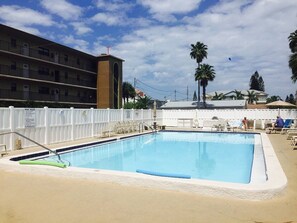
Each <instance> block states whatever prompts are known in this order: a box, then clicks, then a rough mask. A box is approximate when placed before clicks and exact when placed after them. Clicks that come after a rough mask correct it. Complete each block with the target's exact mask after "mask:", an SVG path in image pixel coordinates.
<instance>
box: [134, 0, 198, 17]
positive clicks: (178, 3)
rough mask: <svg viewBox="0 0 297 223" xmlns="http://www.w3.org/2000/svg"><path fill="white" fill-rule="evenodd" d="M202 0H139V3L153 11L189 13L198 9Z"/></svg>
mask: <svg viewBox="0 0 297 223" xmlns="http://www.w3.org/2000/svg"><path fill="white" fill-rule="evenodd" d="M200 2H201V0H186V1H185V0H162V1H160V0H138V3H140V4H142V5H143V6H145V7H148V8H149V11H150V12H151V13H157V14H159V13H164V14H173V13H181V14H182V13H187V12H191V11H193V10H194V9H196V8H197V7H198V5H199V3H200Z"/></svg>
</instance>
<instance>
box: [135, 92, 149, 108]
mask: <svg viewBox="0 0 297 223" xmlns="http://www.w3.org/2000/svg"><path fill="white" fill-rule="evenodd" d="M151 103H152V100H151V98H150V97H148V96H146V95H145V96H144V97H141V98H139V99H138V100H137V102H136V105H135V108H136V109H148V108H149V107H150V105H151Z"/></svg>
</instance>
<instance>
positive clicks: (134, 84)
mask: <svg viewBox="0 0 297 223" xmlns="http://www.w3.org/2000/svg"><path fill="white" fill-rule="evenodd" d="M133 87H134V91H135V93H136V89H135V87H136V78H135V77H134V83H133ZM135 97H136V95H135V96H134V100H133V108H134V106H135Z"/></svg>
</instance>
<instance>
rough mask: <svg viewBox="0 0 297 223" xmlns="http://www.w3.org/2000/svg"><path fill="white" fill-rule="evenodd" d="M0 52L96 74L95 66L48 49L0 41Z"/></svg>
mask: <svg viewBox="0 0 297 223" xmlns="http://www.w3.org/2000/svg"><path fill="white" fill-rule="evenodd" d="M0 50H2V51H5V52H7V53H13V54H18V55H22V56H26V57H32V58H36V59H39V60H43V61H47V62H51V63H55V64H58V65H64V66H68V67H71V68H77V69H80V70H83V71H88V72H92V73H96V67H95V65H91V64H86V63H83V62H80V61H79V60H73V59H71V58H68V56H67V55H66V54H63V57H62V55H60V54H59V53H58V52H51V51H50V50H48V49H45V48H42V47H36V46H35V47H34V48H32V47H29V45H28V44H23V45H18V44H16V45H14V46H12V45H11V43H10V42H7V41H4V40H0Z"/></svg>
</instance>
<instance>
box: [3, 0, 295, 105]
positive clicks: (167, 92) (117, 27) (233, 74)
mask: <svg viewBox="0 0 297 223" xmlns="http://www.w3.org/2000/svg"><path fill="white" fill-rule="evenodd" d="M0 23H2V24H5V25H8V26H11V27H14V28H17V29H20V30H23V31H25V32H28V33H31V34H34V35H37V36H40V37H43V38H46V39H49V40H52V41H54V42H58V43H60V44H63V45H66V46H69V47H72V48H75V49H77V50H80V51H83V52H86V53H89V54H92V55H94V56H98V55H100V54H102V53H107V52H108V49H109V53H110V54H112V55H114V56H116V57H120V58H122V59H124V60H125V62H124V65H123V66H124V68H123V78H124V81H127V82H130V83H131V84H132V85H134V80H136V81H135V86H136V88H138V89H140V90H142V91H144V92H145V93H146V94H147V95H148V96H150V97H151V98H153V99H159V100H164V99H166V100H168V99H170V100H175V99H176V100H186V99H187V98H188V99H189V100H192V99H193V93H194V91H195V90H196V91H197V82H195V78H194V74H195V69H196V67H197V63H196V61H195V60H193V59H191V57H190V51H191V44H195V43H196V42H198V41H199V42H202V43H204V44H205V45H207V47H208V50H207V52H208V56H207V59H204V60H203V62H202V63H206V64H209V65H212V66H213V67H214V70H215V73H216V77H215V79H214V81H212V82H209V84H208V86H207V88H206V92H214V91H222V90H224V91H225V90H230V91H232V90H245V89H249V81H250V77H251V75H253V74H254V73H255V71H258V73H259V75H261V76H262V78H263V80H264V83H265V92H266V93H268V94H269V96H273V95H278V96H280V97H281V98H282V99H283V100H284V99H285V98H286V96H287V95H289V94H295V92H296V89H297V83H295V84H294V83H292V80H291V70H290V69H289V67H288V59H289V55H290V49H289V46H288V36H289V35H290V33H292V32H294V31H295V30H296V29H297V1H296V0H254V1H253V0H84V1H81V0H22V1H19V0H0ZM229 58H230V59H229Z"/></svg>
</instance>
